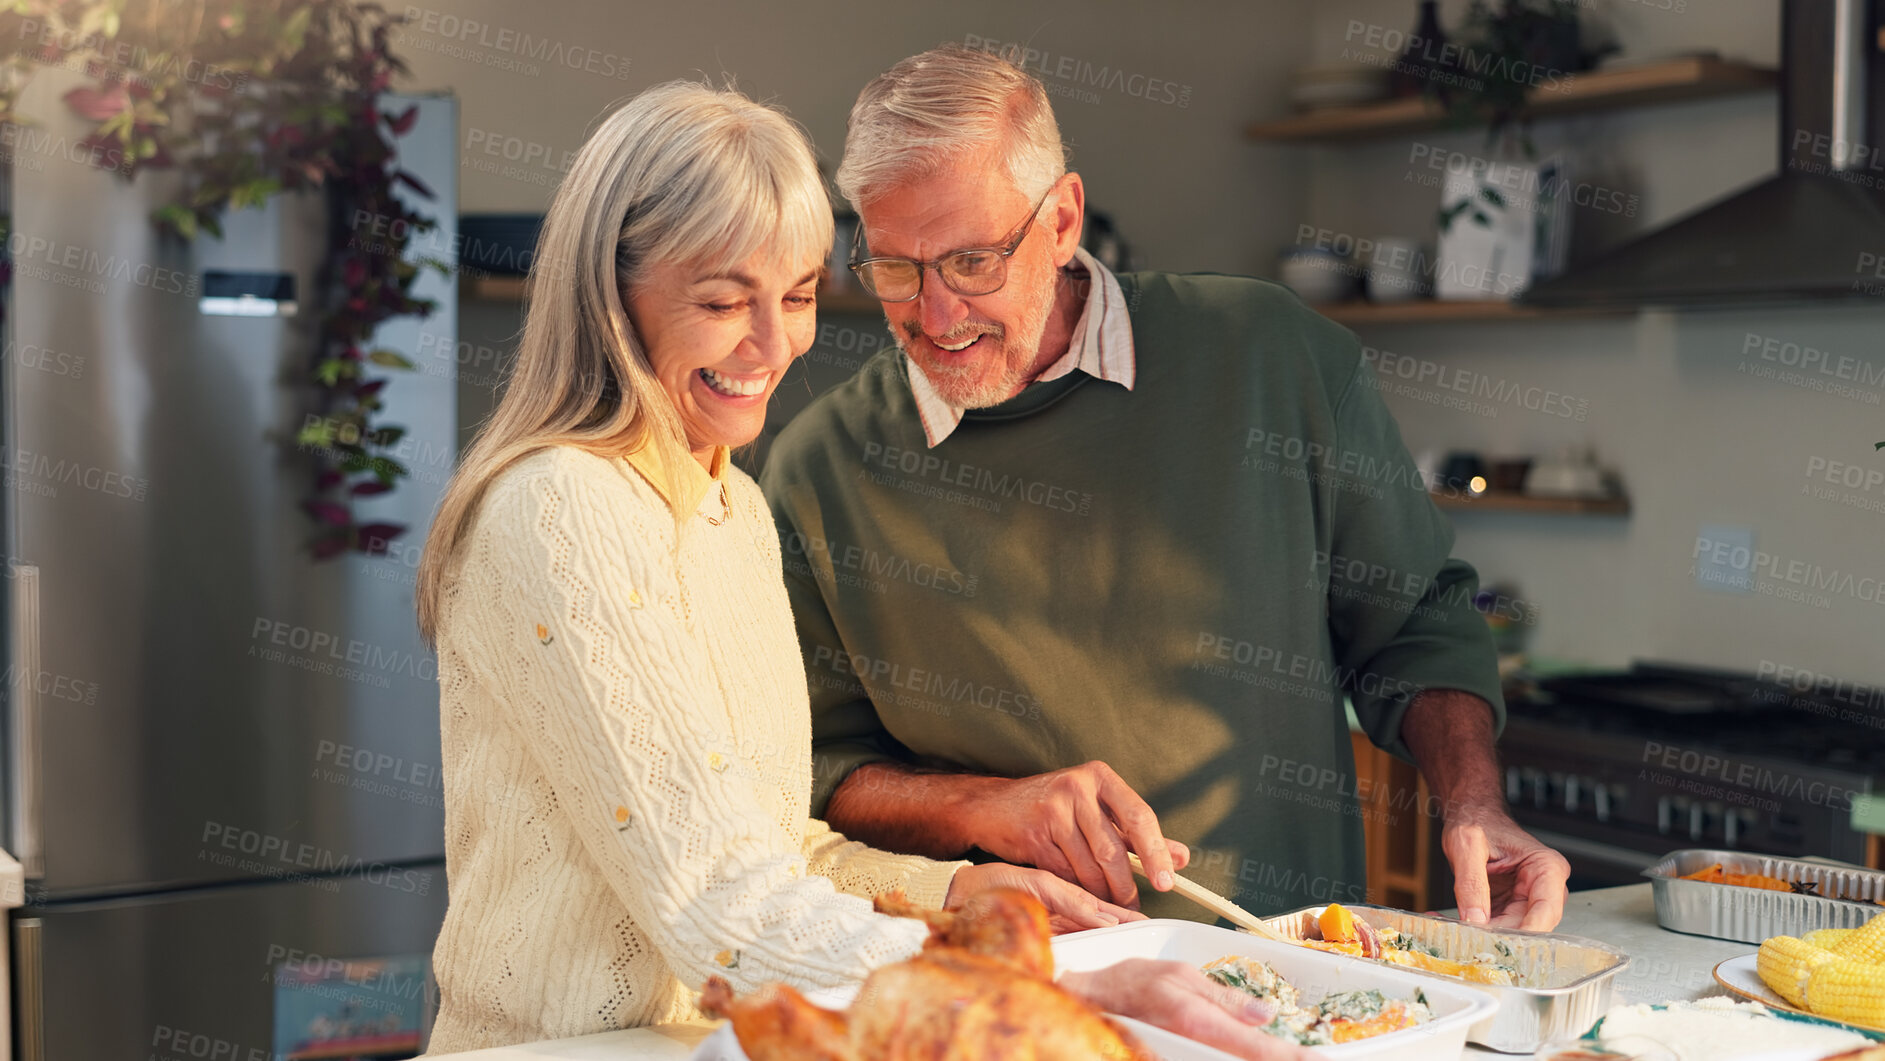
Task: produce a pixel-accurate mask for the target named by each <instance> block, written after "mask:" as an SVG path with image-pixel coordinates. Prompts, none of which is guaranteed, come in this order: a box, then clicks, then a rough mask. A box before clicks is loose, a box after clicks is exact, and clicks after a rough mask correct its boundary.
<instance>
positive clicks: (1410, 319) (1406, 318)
mask: <svg viewBox="0 0 1885 1061" xmlns="http://www.w3.org/2000/svg"><path fill="white" fill-rule="evenodd" d="M1312 308H1313V309H1315V311H1316V312H1317V313H1320V314H1322V315H1323V316H1324V317H1327V318H1329V319H1330V320H1332V321H1334V322H1335V323H1337V324H1341V325H1346V326H1348V327H1350V328H1359V327H1363V326H1365V325H1371V324H1447V323H1458V322H1462V321H1484V322H1494V321H1523V320H1558V319H1562V318H1567V317H1606V316H1628V315H1630V314H1633V313H1635V312H1636V311H1635V310H1631V309H1615V308H1603V307H1582V306H1580V307H1577V308H1574V309H1542V308H1539V307H1537V306H1523V305H1520V304H1518V303H1516V302H1506V301H1487V302H1442V301H1439V300H1437V299H1418V300H1415V301H1412V302H1379V303H1377V302H1359V301H1358V302H1335V303H1323V304H1321V305H1318V306H1314V307H1312Z"/></svg>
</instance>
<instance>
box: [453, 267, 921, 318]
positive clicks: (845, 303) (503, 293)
mask: <svg viewBox="0 0 1885 1061" xmlns="http://www.w3.org/2000/svg"><path fill="white" fill-rule="evenodd" d="M464 294H465V297H467V298H473V299H478V300H480V301H483V302H522V301H523V299H524V278H523V277H521V276H478V277H472V278H471V279H470V280H469V281H467V282H466V284H465V286H464ZM818 308H819V309H821V310H823V311H825V312H827V313H843V314H853V315H859V316H871V317H877V316H882V315H883V312H884V304H883V303H881V302H879V301H877V300H876V299H874V298H872V297H870V296H869V295H866V294H864V293H863V292H861V291H820V292H819V293H818Z"/></svg>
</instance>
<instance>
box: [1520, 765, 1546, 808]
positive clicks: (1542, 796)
mask: <svg viewBox="0 0 1885 1061" xmlns="http://www.w3.org/2000/svg"><path fill="white" fill-rule="evenodd" d="M1525 772H1526V774H1527V775H1528V777H1527V778H1526V779H1527V780H1528V781H1530V782H1531V786H1532V806H1534V807H1537V808H1538V809H1539V810H1544V809H1545V808H1546V807H1547V806H1549V805H1550V803H1551V780H1550V779H1549V778H1547V777H1546V776H1545V772H1544V771H1543V770H1531V769H1528V770H1526V771H1525Z"/></svg>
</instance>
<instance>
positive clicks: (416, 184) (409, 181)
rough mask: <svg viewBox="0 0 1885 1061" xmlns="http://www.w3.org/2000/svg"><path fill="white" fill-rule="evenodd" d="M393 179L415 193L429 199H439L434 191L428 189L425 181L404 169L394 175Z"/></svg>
mask: <svg viewBox="0 0 1885 1061" xmlns="http://www.w3.org/2000/svg"><path fill="white" fill-rule="evenodd" d="M393 179H394V180H397V181H398V182H399V183H401V184H403V185H405V186H406V187H408V188H411V189H412V190H413V191H415V192H418V193H419V194H420V195H423V196H425V197H426V198H427V199H435V198H437V196H435V195H433V194H432V189H430V188H428V187H426V186H425V183H424V182H423V181H421V180H420V179H419V178H417V177H415V176H413V175H412V174H410V173H407V172H406V171H405V170H403V169H402V170H400V171H399V172H398V173H395V174H393Z"/></svg>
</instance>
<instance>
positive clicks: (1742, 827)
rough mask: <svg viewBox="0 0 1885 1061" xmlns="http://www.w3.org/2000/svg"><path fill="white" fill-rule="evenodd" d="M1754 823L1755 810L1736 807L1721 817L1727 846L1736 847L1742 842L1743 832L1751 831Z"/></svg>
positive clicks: (1722, 833) (1723, 836)
mask: <svg viewBox="0 0 1885 1061" xmlns="http://www.w3.org/2000/svg"><path fill="white" fill-rule="evenodd" d="M1754 825H1755V820H1754V812H1753V811H1750V810H1744V809H1742V808H1740V807H1736V808H1735V809H1734V810H1731V811H1729V812H1728V813H1727V814H1726V815H1724V816H1723V817H1722V819H1721V835H1722V840H1723V841H1724V842H1725V843H1726V844H1727V846H1729V847H1736V846H1738V845H1739V844H1740V843H1741V837H1742V834H1743V833H1746V832H1751V831H1752V830H1753V829H1754Z"/></svg>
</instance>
